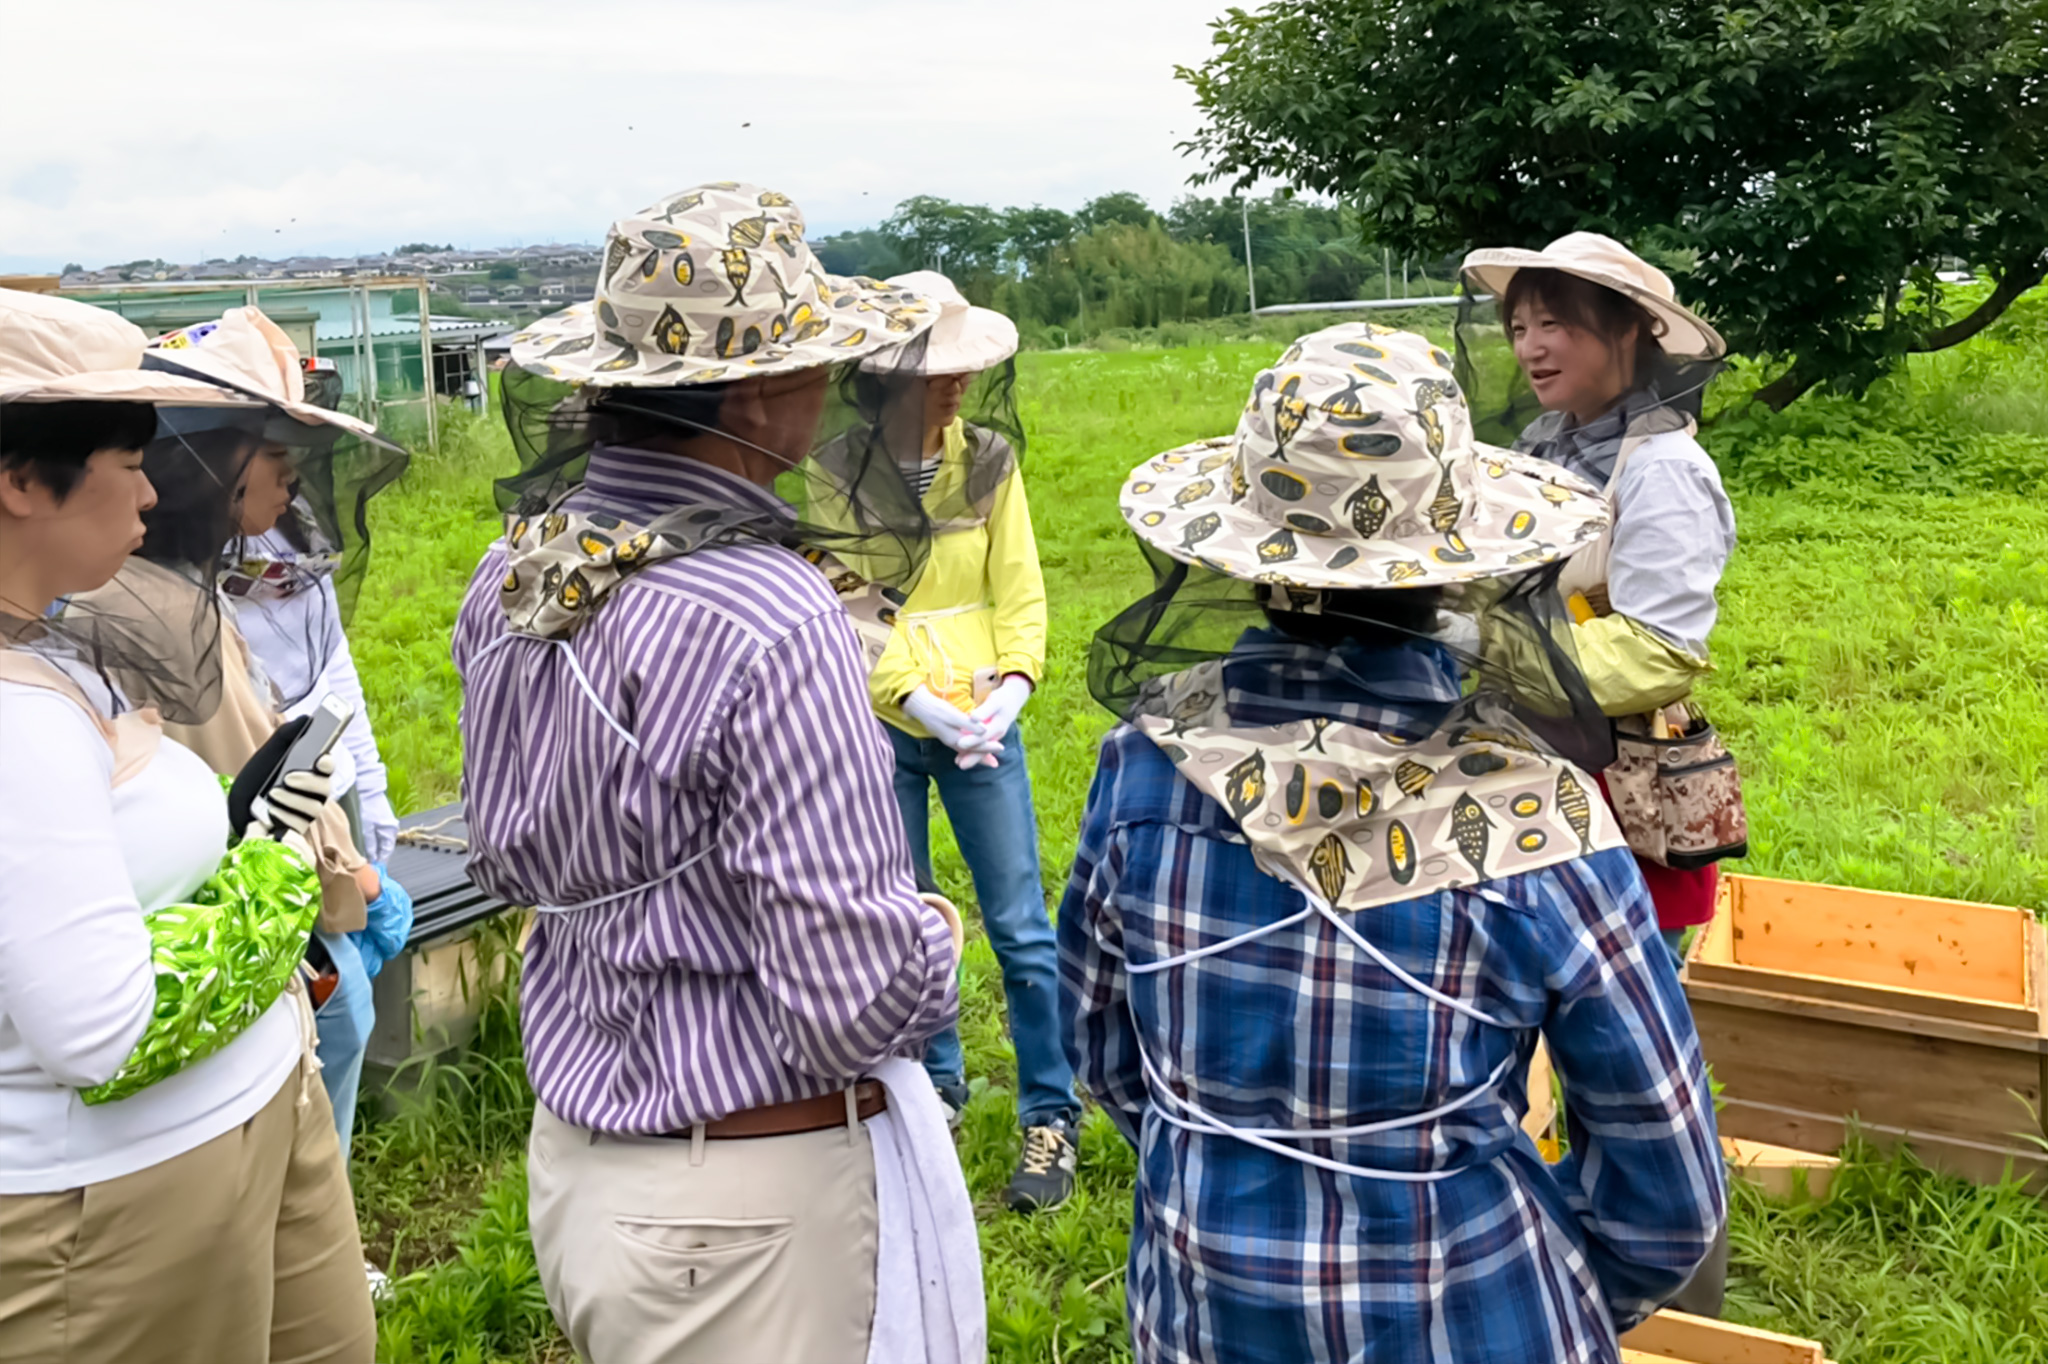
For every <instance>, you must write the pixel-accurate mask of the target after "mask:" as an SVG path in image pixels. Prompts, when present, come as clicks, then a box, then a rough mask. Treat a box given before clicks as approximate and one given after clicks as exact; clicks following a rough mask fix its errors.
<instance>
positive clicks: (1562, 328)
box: [1508, 299, 1635, 422]
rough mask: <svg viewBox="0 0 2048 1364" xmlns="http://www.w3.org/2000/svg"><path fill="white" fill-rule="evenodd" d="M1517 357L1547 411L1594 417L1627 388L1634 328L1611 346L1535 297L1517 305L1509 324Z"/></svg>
mask: <svg viewBox="0 0 2048 1364" xmlns="http://www.w3.org/2000/svg"><path fill="white" fill-rule="evenodd" d="M1508 335H1509V336H1510V337H1511V338H1512V339H1513V341H1514V344H1515V360H1516V362H1517V363H1518V364H1520V365H1521V367H1522V373H1524V374H1526V375H1527V376H1529V387H1530V388H1531V389H1532V390H1534V391H1535V394H1536V401H1538V402H1540V403H1542V404H1543V410H1544V411H1546V412H1568V413H1570V414H1571V415H1572V417H1573V418H1574V419H1576V420H1578V421H1580V422H1586V421H1590V420H1592V419H1593V418H1594V417H1597V416H1599V415H1600V414H1601V413H1602V412H1605V411H1606V410H1607V409H1608V408H1610V407H1612V406H1614V403H1615V400H1616V399H1618V398H1620V397H1621V395H1622V394H1624V393H1626V392H1628V386H1629V381H1630V380H1631V378H1632V377H1633V376H1632V375H1631V373H1630V372H1629V371H1630V370H1631V369H1632V368H1633V364H1632V362H1631V360H1632V356H1633V355H1634V351H1635V329H1634V328H1630V329H1629V331H1628V333H1627V334H1626V335H1624V336H1622V337H1621V338H1620V343H1619V344H1615V345H1610V344H1609V343H1608V342H1606V341H1605V340H1603V339H1601V338H1600V337H1599V336H1597V335H1595V334H1594V333H1593V332H1590V331H1588V330H1587V329H1586V328H1584V327H1575V326H1573V325H1572V324H1570V323H1569V322H1565V321H1563V320H1561V319H1559V318H1558V317H1556V316H1554V315H1553V314H1552V313H1551V312H1550V310H1549V309H1548V308H1546V307H1544V306H1543V304H1542V303H1540V302H1538V301H1537V300H1535V299H1530V300H1528V301H1526V302H1524V303H1523V304H1521V306H1519V307H1517V308H1516V309H1515V315H1514V317H1513V318H1512V319H1510V321H1509V323H1508Z"/></svg>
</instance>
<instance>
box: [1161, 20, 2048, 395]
mask: <svg viewBox="0 0 2048 1364" xmlns="http://www.w3.org/2000/svg"><path fill="white" fill-rule="evenodd" d="M1214 27H1215V29H1216V32H1215V43H1216V45H1217V49H1218V50H1217V51H1216V53H1215V54H1214V55H1213V56H1212V57H1211V58H1210V59H1209V61H1207V62H1206V63H1205V64H1203V65H1202V66H1201V67H1199V68H1195V69H1190V68H1185V67H1184V68H1181V70H1180V73H1179V74H1180V76H1181V79H1183V80H1184V81H1186V82H1188V83H1189V84H1190V85H1191V86H1192V87H1193V89H1194V92H1195V97H1196V101H1197V103H1198V105H1199V106H1200V108H1201V109H1202V111H1203V114H1204V123H1203V126H1202V128H1201V129H1200V130H1199V131H1198V132H1197V133H1196V134H1195V136H1194V137H1193V138H1192V139H1191V140H1190V141H1189V142H1187V143H1185V144H1183V145H1184V148H1185V149H1187V150H1191V151H1194V152H1196V153H1198V154H1200V155H1201V156H1203V157H1204V158H1205V159H1206V160H1207V162H1208V170H1207V171H1206V172H1205V173H1204V175H1203V176H1202V177H1201V178H1203V179H1204V180H1208V181H1226V180H1227V181H1232V182H1234V183H1237V184H1240V185H1242V184H1247V183H1250V182H1251V181H1253V180H1255V179H1258V178H1262V177H1276V178H1280V179H1283V180H1285V181H1287V182H1288V183H1290V184H1292V185H1295V186H1299V187H1301V188H1304V189H1310V190H1314V191H1318V192H1320V193H1323V194H1327V195H1331V196H1335V197H1339V198H1343V199H1345V200H1347V201H1350V202H1354V203H1356V204H1357V205H1358V210H1359V212H1360V214H1361V216H1362V217H1363V219H1364V222H1365V225H1366V227H1367V229H1368V231H1370V233H1371V234H1372V235H1373V237H1374V238H1376V239H1377V240H1379V241H1381V242H1384V243H1387V244H1389V245H1391V246H1392V247H1393V248H1394V249H1395V250H1397V251H1401V252H1404V253H1416V254H1423V255H1434V254H1437V253H1453V252H1458V251H1461V250H1463V249H1464V248H1466V247H1468V246H1472V245H1477V244H1482V243H1484V244H1500V245H1525V246H1537V245H1541V244H1542V243H1543V242H1545V241H1547V240H1549V239H1551V238H1552V237H1555V236H1558V235H1560V234H1562V233H1564V232H1568V231H1571V230H1573V229H1576V228H1589V229H1593V230H1596V231H1603V232H1608V233H1610V234H1612V235H1615V236H1618V237H1621V238H1623V239H1625V240H1629V241H1631V242H1633V243H1635V244H1636V245H1638V247H1639V248H1641V249H1645V250H1646V253H1648V252H1655V251H1662V252H1665V253H1671V254H1670V256H1668V257H1667V258H1675V259H1676V260H1677V261H1679V262H1681V263H1682V262H1686V261H1689V262H1690V265H1691V268H1690V270H1689V272H1687V274H1688V277H1687V278H1686V279H1684V280H1683V281H1682V287H1683V289H1684V291H1685V293H1686V294H1687V296H1688V298H1689V299H1690V300H1692V301H1694V302H1696V303H1698V304H1700V305H1703V306H1704V308H1705V310H1706V311H1707V312H1708V313H1709V314H1711V315H1712V316H1713V317H1714V319H1715V321H1716V323H1717V325H1718V326H1719V327H1720V328H1721V330H1722V331H1723V333H1724V334H1725V335H1727V336H1728V338H1729V340H1730V342H1731V343H1732V344H1733V345H1734V346H1735V347H1736V348H1737V349H1738V350H1743V351H1747V352H1750V353H1752V354H1756V355H1760V356H1769V357H1776V358H1778V359H1780V360H1781V361H1783V362H1784V368H1783V371H1782V373H1781V374H1780V375H1779V376H1778V377H1777V378H1776V379H1775V380H1774V381H1773V382H1772V383H1770V384H1769V385H1767V386H1766V387H1765V388H1763V389H1762V390H1760V391H1759V392H1758V395H1757V396H1758V397H1759V398H1760V399H1761V400H1763V401H1765V402H1766V403H1768V404H1770V405H1771V406H1772V407H1774V408H1782V407H1783V406H1785V405H1786V404H1787V403H1790V402H1791V401H1792V400H1793V399H1795V398H1797V397H1798V396H1799V395H1800V394H1801V393H1803V392H1805V391H1806V390H1807V389H1809V388H1811V387H1812V386H1813V385H1815V384H1816V383H1820V382H1823V381H1825V382H1829V383H1832V384H1835V385H1838V386H1841V387H1845V388H1848V389H1850V390H1852V391H1853V390H1858V389H1860V388H1861V387H1862V386H1864V385H1866V384H1868V383H1869V382H1870V381H1871V380H1873V379H1875V378H1876V377H1877V376H1878V375H1880V374H1882V373H1884V372H1885V370H1886V369H1888V368H1889V367H1890V366H1892V365H1893V364H1895V363H1896V362H1897V361H1898V359H1899V358H1900V357H1901V356H1902V355H1904V354H1906V353H1909V352H1915V351H1931V350H1939V349H1942V348H1943V347H1946V346H1951V345H1955V344H1956V343H1958V342H1960V341H1963V340H1966V339H1968V338H1969V337H1971V336H1973V335H1975V334H1976V333H1977V332H1978V331H1981V330H1982V329H1983V328H1984V327H1986V326H1988V325H1989V324H1990V323H1991V322H1993V321H1994V320H1996V319H1997V317H1998V316H1999V314H2000V313H2002V312H2003V311H2004V310H2005V309H2006V307H2007V306H2009V305H2010V304H2011V302H2012V301H2013V300H2014V299H2015V298H2017V297H2018V296H2019V295H2020V294H2021V293H2023V292H2025V291H2026V290H2027V289H2029V288H2031V287H2033V285H2035V284H2036V283H2038V282H2040V280H2041V279H2042V278H2043V275H2044V272H2048V0H1679V2H1678V3H1671V4H1661V5H1645V4H1640V3H1635V2H1634V0H1275V3H1272V4H1269V5H1267V6H1265V7H1264V8H1262V9H1260V10H1258V11H1256V12H1252V13H1247V12H1245V11H1243V10H1232V11H1230V12H1229V13H1228V14H1227V15H1226V16H1225V17H1224V18H1222V19H1220V20H1218V21H1217V22H1216V24H1215V26H1214ZM1951 258H1954V259H1960V260H1964V261H1968V262H1970V263H1971V264H1972V265H1974V266H1977V267H1980V268H1982V269H1983V270H1984V271H1985V272H1987V273H1988V274H1989V275H1990V276H1991V279H1992V281H1993V288H1992V289H1991V291H1990V293H1989V295H1988V297H1985V298H1984V299H1983V300H1982V302H1981V303H1979V304H1977V306H1976V307H1975V308H1974V309H1972V310H1971V311H1970V312H1969V313H1967V314H1966V315H1965V316H1962V317H1951V316H1950V314H1949V312H1948V310H1947V308H1946V307H1945V306H1944V305H1945V302H1946V301H1947V300H1946V295H1945V292H1944V290H1943V288H1942V285H1941V283H1940V281H1938V280H1937V279H1936V278H1935V273H1936V271H1937V270H1938V269H1939V268H1941V267H1942V266H1943V265H1944V264H1945V263H1946V262H1947V261H1948V260H1949V259H1951Z"/></svg>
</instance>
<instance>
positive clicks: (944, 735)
mask: <svg viewBox="0 0 2048 1364" xmlns="http://www.w3.org/2000/svg"><path fill="white" fill-rule="evenodd" d="M903 713H904V714H905V715H908V716H909V717H910V718H911V719H913V720H915V721H917V722H918V723H919V724H921V725H923V726H924V727H925V729H926V730H927V731H928V732H929V733H930V734H931V736H932V737H933V738H934V739H937V740H938V741H939V742H940V743H942V744H944V745H945V746H946V747H948V748H950V749H952V750H953V751H954V752H955V753H958V754H960V755H961V756H962V757H965V756H967V755H969V754H973V755H974V756H975V757H976V758H979V757H981V756H983V755H987V756H989V757H993V756H995V752H996V750H997V749H999V748H1001V747H1002V746H1003V741H1002V739H1001V738H1000V737H997V738H995V739H990V738H988V737H987V736H985V735H984V734H983V733H982V732H981V726H980V724H979V723H977V722H976V721H975V720H974V719H972V718H971V717H970V716H969V715H968V714H967V712H966V711H964V710H961V709H960V708H959V707H958V706H955V705H954V704H953V703H952V702H950V701H948V700H946V699H945V698H944V697H943V696H940V695H939V694H938V693H937V692H935V691H933V690H932V689H931V688H930V687H919V688H918V689H917V690H916V691H914V692H912V693H910V695H908V696H906V697H904V698H903Z"/></svg>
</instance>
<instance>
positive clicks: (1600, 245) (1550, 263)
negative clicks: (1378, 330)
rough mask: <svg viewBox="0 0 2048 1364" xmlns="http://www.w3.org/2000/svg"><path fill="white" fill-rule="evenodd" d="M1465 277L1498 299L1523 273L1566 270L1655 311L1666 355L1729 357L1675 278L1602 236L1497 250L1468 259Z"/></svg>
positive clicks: (1577, 236) (1576, 234)
mask: <svg viewBox="0 0 2048 1364" xmlns="http://www.w3.org/2000/svg"><path fill="white" fill-rule="evenodd" d="M1464 269H1465V275H1466V278H1468V279H1470V280H1471V281H1472V282H1473V283H1474V284H1477V285H1478V286H1479V287H1480V288H1481V289H1484V290H1485V291H1486V292H1487V293H1489V294H1492V295H1493V296H1494V297H1495V298H1505V297H1506V296H1507V289H1508V285H1509V284H1510V283H1511V282H1512V281H1513V280H1514V278H1515V275H1516V273H1517V272H1518V271H1522V270H1560V271H1563V272H1564V273H1565V274H1567V275H1577V276H1578V277H1579V278H1580V279H1584V280H1591V281H1592V282H1593V283H1595V284H1600V285H1604V286H1606V287H1607V288H1609V289H1612V290H1614V291H1615V292H1616V293H1618V294H1622V295H1625V296H1626V297H1628V298H1630V299H1632V300H1633V301H1635V302H1636V303H1639V304H1641V305H1642V306H1643V307H1644V308H1646V309H1648V310H1649V313H1650V316H1652V317H1654V318H1656V319H1657V320H1658V321H1659V322H1660V323H1662V324H1663V327H1664V330H1663V332H1662V333H1661V334H1660V335H1659V336H1658V337H1657V338H1656V339H1657V344H1658V345H1659V346H1661V347H1663V350H1664V353H1665V354H1666V355H1673V356H1678V357H1680V358H1684V359H1691V358H1694V357H1698V358H1701V359H1707V360H1714V359H1718V358H1720V357H1721V356H1723V355H1726V354H1727V353H1728V343H1727V342H1726V341H1723V340H1722V339H1721V333H1719V332H1717V331H1715V330H1714V329H1713V328H1712V327H1710V326H1708V325H1707V323H1706V322H1705V321H1704V320H1703V319H1701V318H1700V317H1699V316H1697V315H1696V314H1694V313H1691V312H1688V311H1687V310H1686V309H1685V308H1684V307H1683V306H1682V305H1681V304H1680V303H1679V301H1678V291H1677V290H1676V289H1674V288H1673V287H1672V286H1671V276H1669V275H1667V274H1665V273H1664V272H1663V271H1662V270H1659V269H1658V268H1657V267H1656V266H1654V265H1652V264H1650V263H1649V262H1648V261H1646V260H1644V259H1643V258H1642V257H1641V256H1638V255H1637V254H1636V253H1635V252H1633V251H1631V250H1629V249H1628V248H1627V247H1625V246H1623V245H1622V244H1621V243H1620V242H1618V241H1616V240H1614V238H1612V237H1603V236H1601V235H1600V234H1599V233H1598V232H1568V233H1566V234H1565V235H1564V236H1562V237H1559V238H1558V239H1557V240H1556V241H1554V242H1552V243H1551V244H1550V245H1548V246H1546V247H1544V248H1543V249H1542V250H1541V251H1525V250H1523V249H1521V248H1520V247H1513V246H1497V247H1489V248H1487V249H1486V250H1484V251H1474V252H1473V253H1472V254H1471V255H1469V256H1467V257H1465V266H1464Z"/></svg>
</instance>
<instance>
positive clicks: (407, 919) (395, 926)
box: [349, 862, 412, 980]
mask: <svg viewBox="0 0 2048 1364" xmlns="http://www.w3.org/2000/svg"><path fill="white" fill-rule="evenodd" d="M376 865H377V879H378V880H379V881H380V882H382V883H383V886H384V889H383V890H382V891H381V892H380V893H379V894H378V896H377V898H376V899H375V900H372V901H371V902H370V905H369V911H368V912H369V922H368V923H366V924H364V925H363V926H362V927H361V928H360V929H358V930H356V931H355V932H354V933H351V934H349V937H350V938H351V939H353V940H354V941H355V945H356V951H357V952H358V953H360V954H361V956H362V958H363V969H364V970H365V971H367V972H369V974H370V977H371V979H373V980H374V979H375V978H376V975H377V973H378V972H379V971H381V970H383V969H384V963H385V962H387V961H390V960H391V959H392V958H393V957H395V956H397V955H398V954H399V953H400V952H403V951H404V950H405V940H406V939H407V938H409V937H411V936H412V896H410V895H408V894H407V893H406V889H405V887H404V886H401V885H399V884H398V882H396V881H394V880H392V879H391V873H390V872H388V871H386V870H385V869H384V864H383V863H382V862H379V863H377V864H376Z"/></svg>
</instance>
